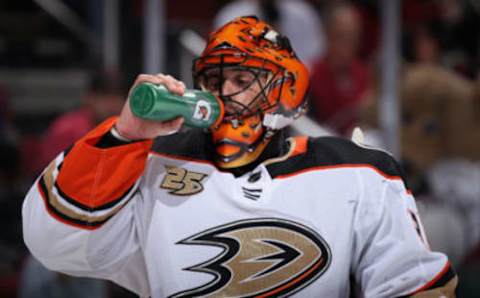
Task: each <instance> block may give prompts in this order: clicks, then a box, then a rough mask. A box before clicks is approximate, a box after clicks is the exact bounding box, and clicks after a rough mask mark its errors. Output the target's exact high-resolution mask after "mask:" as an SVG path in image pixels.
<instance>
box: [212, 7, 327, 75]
mask: <svg viewBox="0 0 480 298" xmlns="http://www.w3.org/2000/svg"><path fill="white" fill-rule="evenodd" d="M248 15H256V16H258V17H259V18H260V19H262V20H265V21H266V22H267V23H270V24H273V25H274V27H277V28H278V30H279V31H281V32H282V33H283V34H285V35H286V36H288V37H289V39H290V42H291V43H292V47H293V48H294V49H295V52H296V53H297V54H298V56H299V57H300V59H301V60H302V61H304V62H305V64H306V65H307V66H309V67H310V66H311V64H312V62H313V60H314V59H315V58H316V57H317V56H319V55H321V54H322V53H323V52H324V48H325V37H324V32H323V27H322V22H321V21H320V16H319V15H318V14H317V13H316V11H315V8H314V7H313V6H312V5H310V4H309V3H308V2H306V1H304V0H236V1H233V2H231V3H229V4H227V5H225V6H224V7H222V8H221V9H220V11H219V12H218V13H217V15H216V16H215V19H214V21H213V26H214V28H218V27H220V26H222V25H223V24H225V23H227V22H229V21H231V20H232V19H233V18H235V17H238V16H248Z"/></svg>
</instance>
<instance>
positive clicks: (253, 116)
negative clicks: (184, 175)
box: [193, 17, 308, 168]
mask: <svg viewBox="0 0 480 298" xmlns="http://www.w3.org/2000/svg"><path fill="white" fill-rule="evenodd" d="M193 77H194V81H195V85H196V87H197V88H201V89H203V90H206V91H210V92H212V93H213V94H214V95H215V96H217V97H219V98H220V99H221V100H222V101H223V102H224V104H225V117H224V119H223V121H222V122H221V123H220V124H219V125H218V126H217V127H214V128H212V130H211V132H212V138H213V143H214V145H215V148H216V154H217V156H216V157H217V158H216V161H217V165H218V166H219V167H222V168H236V167H241V166H243V165H247V164H249V163H251V162H253V161H255V160H256V159H257V158H258V157H259V156H260V154H261V153H262V151H263V150H264V149H265V147H266V145H267V144H268V143H269V141H270V139H271V137H272V136H273V134H274V133H275V131H277V130H279V129H281V128H283V127H285V126H287V125H289V124H290V123H291V122H292V121H293V120H294V119H296V118H298V117H299V116H300V115H302V114H303V113H304V111H305V103H306V101H305V95H306V92H307V88H308V71H307V69H306V67H305V65H303V63H302V62H301V61H300V60H299V59H298V58H297V56H296V55H295V53H294V52H293V50H292V48H291V46H290V42H289V41H288V39H287V38H286V37H284V36H282V35H280V34H279V33H277V32H276V31H275V30H274V29H273V28H272V27H270V26H269V25H268V24H266V23H264V22H262V21H259V20H258V19H257V18H256V17H240V18H236V19H235V20H233V21H232V22H230V23H227V24H226V25H224V26H223V27H221V28H220V29H219V30H217V31H216V32H213V33H212V34H211V35H210V36H209V40H208V43H207V46H206V48H205V50H204V51H203V53H202V55H201V56H200V57H199V58H197V59H196V60H194V62H193Z"/></svg>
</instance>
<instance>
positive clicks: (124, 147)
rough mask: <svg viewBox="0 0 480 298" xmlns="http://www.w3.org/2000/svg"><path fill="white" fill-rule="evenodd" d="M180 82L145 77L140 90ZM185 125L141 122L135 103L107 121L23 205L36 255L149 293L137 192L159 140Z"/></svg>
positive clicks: (58, 162) (57, 266)
mask: <svg viewBox="0 0 480 298" xmlns="http://www.w3.org/2000/svg"><path fill="white" fill-rule="evenodd" d="M173 80H174V79H173V78H171V77H166V76H162V77H160V76H147V75H144V76H139V78H138V79H137V81H136V83H135V84H138V83H139V82H142V81H149V82H153V83H163V84H165V85H166V86H167V88H168V87H169V86H170V87H171V89H174V87H172V84H178V83H176V82H173ZM176 88H180V89H181V86H178V87H176ZM177 92H181V90H177ZM114 125H116V127H117V128H116V129H113V128H114ZM180 126H181V120H178V119H177V120H173V121H169V122H157V123H151V122H144V121H143V120H141V119H136V118H133V115H131V112H130V110H129V107H128V103H127V104H126V105H125V107H124V109H123V111H122V114H121V115H120V117H119V118H112V119H109V120H107V121H105V122H104V123H102V124H101V125H99V126H98V127H96V128H95V129H93V130H92V131H91V132H89V133H88V134H87V135H86V136H84V137H83V138H81V139H80V140H78V141H77V142H76V143H75V144H74V145H73V147H72V148H71V149H68V150H66V151H64V152H62V153H61V154H60V155H59V156H57V158H56V159H55V160H54V161H52V162H51V163H50V165H49V166H48V167H47V168H46V169H45V170H44V172H43V173H42V175H41V176H40V177H39V178H38V179H37V181H36V182H35V184H34V185H33V186H32V188H31V189H30V191H29V192H28V194H27V196H26V199H25V201H24V204H23V210H22V218H23V234H24V240H25V243H26V245H27V247H28V248H29V250H30V251H31V253H32V254H33V255H34V256H35V257H36V258H37V259H39V260H40V261H41V262H42V263H43V264H44V265H46V266H47V267H48V268H50V269H52V270H57V271H62V272H65V273H68V274H72V275H81V276H92V277H99V278H108V279H112V280H115V281H117V282H119V283H121V284H122V285H124V286H126V287H127V288H129V289H131V290H132V291H135V292H137V293H139V294H147V293H146V292H145V291H148V286H147V284H146V283H147V279H146V276H145V272H144V271H145V269H144V268H145V266H144V265H143V261H142V256H141V240H140V238H141V237H142V235H141V234H140V233H139V230H138V224H137V221H138V216H137V214H138V213H139V211H138V210H139V209H140V208H141V207H139V204H141V200H140V198H139V196H138V195H136V193H137V192H136V190H137V188H138V184H139V181H140V178H141V176H142V175H143V171H144V168H145V165H146V162H147V157H148V153H149V150H150V147H151V144H152V142H153V141H152V138H153V137H155V136H160V135H163V134H166V133H171V132H172V131H175V130H178V128H179V127H180ZM120 129H121V130H122V132H119V130H120ZM122 133H123V134H125V135H126V136H127V137H125V136H124V135H123V134H122ZM127 138H128V140H127Z"/></svg>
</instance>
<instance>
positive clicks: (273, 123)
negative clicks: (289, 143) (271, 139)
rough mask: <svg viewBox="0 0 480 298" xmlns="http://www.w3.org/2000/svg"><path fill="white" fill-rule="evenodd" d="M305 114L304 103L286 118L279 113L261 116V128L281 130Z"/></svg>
mask: <svg viewBox="0 0 480 298" xmlns="http://www.w3.org/2000/svg"><path fill="white" fill-rule="evenodd" d="M306 112H307V103H306V102H305V103H304V104H302V105H301V106H299V107H298V108H297V109H296V110H294V111H293V112H291V113H289V115H288V116H285V115H284V114H280V113H266V114H265V115H264V116H263V122H262V124H263V126H265V127H267V128H269V129H272V130H278V129H282V128H284V127H286V126H288V125H290V124H292V123H293V122H294V121H295V120H297V119H298V118H300V117H301V116H303V115H304V114H305V113H306Z"/></svg>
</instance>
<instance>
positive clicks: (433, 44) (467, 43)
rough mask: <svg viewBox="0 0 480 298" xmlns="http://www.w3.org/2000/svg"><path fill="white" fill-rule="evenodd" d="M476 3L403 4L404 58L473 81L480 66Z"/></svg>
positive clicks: (409, 1) (449, 0) (479, 18)
mask: <svg viewBox="0 0 480 298" xmlns="http://www.w3.org/2000/svg"><path fill="white" fill-rule="evenodd" d="M477 2H478V1H468V0H442V1H433V0H426V1H414V0H406V1H405V3H404V29H405V30H404V31H405V42H404V44H405V47H404V49H405V54H406V58H407V59H409V60H410V61H412V62H415V63H425V62H427V63H435V64H440V65H442V66H445V67H447V68H449V69H451V70H454V71H456V72H457V73H459V74H461V75H463V76H465V77H468V78H475V76H476V75H477V72H478V67H479V66H480V39H479V36H480V5H479V4H478V3H477Z"/></svg>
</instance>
